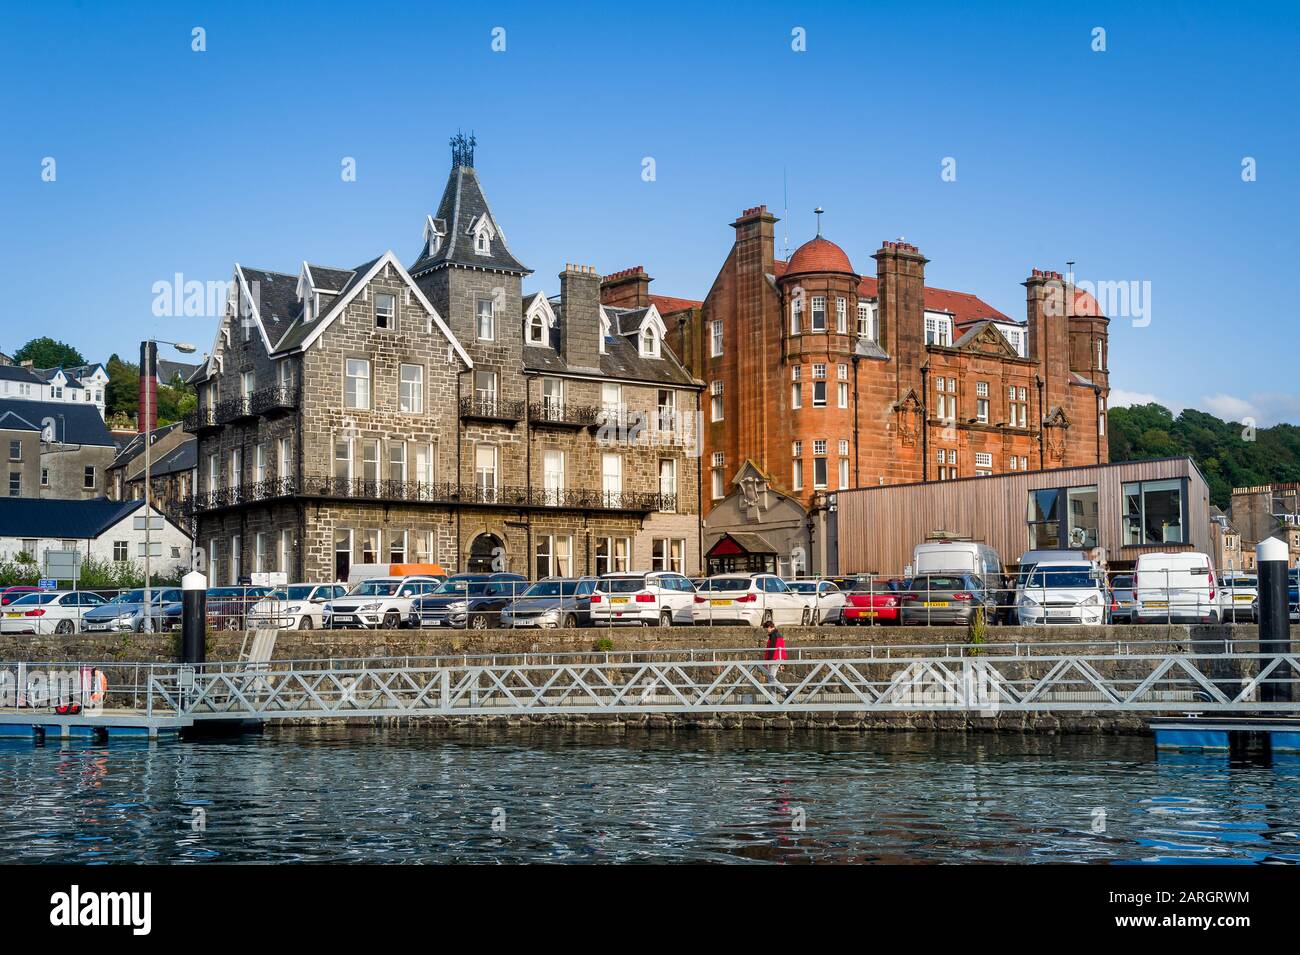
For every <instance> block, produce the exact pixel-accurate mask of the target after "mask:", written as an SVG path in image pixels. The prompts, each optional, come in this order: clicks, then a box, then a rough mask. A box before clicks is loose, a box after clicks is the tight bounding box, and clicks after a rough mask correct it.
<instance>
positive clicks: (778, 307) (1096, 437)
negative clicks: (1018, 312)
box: [602, 206, 1109, 572]
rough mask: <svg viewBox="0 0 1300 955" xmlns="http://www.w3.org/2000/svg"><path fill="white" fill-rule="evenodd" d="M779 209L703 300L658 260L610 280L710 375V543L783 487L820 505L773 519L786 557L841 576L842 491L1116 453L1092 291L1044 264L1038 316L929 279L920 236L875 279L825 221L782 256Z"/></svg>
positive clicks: (758, 514) (692, 365)
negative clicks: (798, 517)
mask: <svg viewBox="0 0 1300 955" xmlns="http://www.w3.org/2000/svg"><path fill="white" fill-rule="evenodd" d="M776 222H777V218H776V217H775V216H773V215H771V214H770V213H769V212H768V211H767V208H766V206H758V207H756V208H753V209H746V210H745V211H744V212H743V213H742V214H741V215H740V217H739V218H738V219H736V221H735V222H733V223H732V224H731V225H732V227H733V228H734V229H735V230H736V239H735V244H734V245H733V247H732V249H731V252H730V254H729V255H728V256H727V259H726V261H725V262H724V263H723V265H722V269H721V271H720V272H719V273H718V276H717V278H716V279H715V280H714V283H713V287H712V288H711V289H710V290H709V293H708V296H707V297H706V298H705V300H704V301H703V302H702V303H697V302H692V301H689V300H684V299H671V298H667V297H664V296H654V295H651V294H650V293H649V283H650V278H649V276H648V275H646V273H645V272H644V270H642V269H640V268H636V269H628V270H626V271H624V272H620V273H616V274H614V275H611V276H607V277H606V279H605V281H604V283H603V286H602V297H603V299H604V301H606V303H608V304H611V305H621V306H627V307H638V306H643V305H646V304H649V302H651V301H653V302H655V303H656V305H657V306H658V310H659V311H660V313H661V314H662V315H663V316H664V320H665V323H666V324H667V325H668V328H669V341H670V343H671V344H673V345H674V347H675V348H676V349H677V351H678V353H679V355H680V356H681V358H682V360H683V361H684V363H685V364H686V365H687V367H688V368H689V369H690V370H691V372H692V373H693V374H694V375H695V377H697V378H699V379H700V380H702V381H704V382H705V383H706V392H705V396H704V402H703V417H704V427H703V429H702V433H703V448H702V452H703V460H702V469H703V487H704V507H703V510H704V513H705V515H706V526H707V527H706V531H705V541H704V544H705V547H706V549H707V548H708V547H709V545H710V543H711V542H712V541H716V540H719V539H720V538H721V535H722V534H723V533H724V532H750V533H755V532H756V533H759V534H760V535H761V534H762V533H763V531H765V530H766V528H764V527H763V526H762V525H763V523H764V520H763V513H762V507H761V505H760V504H757V503H756V502H758V501H762V500H767V499H768V497H769V494H768V492H775V496H776V497H777V498H779V499H780V500H781V501H783V502H785V503H786V504H788V502H790V501H794V502H797V503H798V504H800V505H802V507H803V508H804V510H805V511H806V512H807V514H808V517H807V520H806V521H803V522H794V521H791V520H789V519H788V516H787V519H786V520H784V521H783V522H782V524H783V526H782V527H781V528H779V529H773V530H772V533H771V534H770V535H769V537H770V538H776V539H769V540H768V541H767V545H768V546H769V548H770V550H771V552H772V553H774V554H775V555H776V560H775V566H776V567H778V568H785V569H788V570H791V571H796V572H797V571H799V570H804V571H809V572H811V571H821V572H827V571H831V570H834V569H835V568H834V566H833V565H834V563H835V561H834V558H833V557H831V556H830V555H831V554H833V553H834V542H833V541H830V540H829V539H828V538H829V537H830V536H832V532H831V531H830V530H828V524H827V521H826V517H825V504H826V502H827V495H828V494H830V493H833V492H835V491H837V490H839V489H842V488H850V487H861V486H870V485H879V484H901V483H909V482H917V481H943V480H951V479H954V478H958V477H970V476H977V475H983V474H1003V473H1010V472H1013V471H1025V470H1030V471H1036V470H1043V469H1048V468H1061V467H1072V466H1079V465H1087V464H1098V463H1105V462H1106V461H1107V459H1108V458H1107V448H1106V435H1105V411H1106V398H1107V394H1108V392H1109V386H1108V380H1107V379H1108V376H1107V371H1106V367H1107V364H1106V362H1107V329H1106V326H1107V319H1106V318H1105V317H1104V316H1102V315H1101V314H1100V310H1099V309H1098V307H1097V305H1096V302H1095V300H1094V299H1092V297H1091V296H1088V295H1087V294H1086V293H1083V292H1080V291H1077V290H1075V289H1073V288H1072V287H1070V286H1069V285H1068V284H1067V283H1066V282H1065V281H1064V279H1063V278H1062V277H1061V275H1060V274H1059V273H1056V272H1050V271H1042V270H1038V269H1035V270H1033V272H1032V273H1031V275H1030V276H1029V278H1028V279H1027V280H1026V281H1025V282H1024V283H1023V284H1024V286H1025V289H1026V316H1025V320H1024V321H1023V322H1020V321H1016V320H1014V319H1012V318H1009V317H1008V316H1006V315H1004V314H1002V313H1001V312H999V311H998V310H997V309H995V308H993V307H992V306H990V305H988V304H987V303H985V302H983V301H981V300H980V299H979V298H978V297H976V296H975V295H972V294H969V293H966V292H953V291H948V290H945V289H937V288H930V287H927V286H926V284H925V266H926V264H927V261H928V260H927V259H926V258H925V257H924V256H923V255H922V254H921V252H920V251H919V250H918V249H917V248H916V247H915V246H913V245H909V244H907V243H905V242H902V241H899V242H885V243H883V244H882V245H881V247H880V249H879V250H878V251H877V252H876V253H875V254H874V255H873V256H872V258H873V259H875V275H874V276H870V275H864V274H862V272H860V271H859V269H858V268H856V267H855V266H854V264H853V263H852V262H851V260H850V259H849V256H848V255H847V254H845V252H844V250H843V249H841V248H840V247H839V246H838V245H836V244H835V243H834V242H831V241H829V240H828V239H825V238H823V237H822V236H821V235H818V236H816V237H815V238H813V239H811V240H810V241H808V242H806V243H805V244H803V245H802V246H800V247H799V248H798V249H797V250H796V251H795V252H794V254H793V255H791V256H790V258H789V260H788V261H781V260H779V259H777V258H776V257H775V249H774V245H775V240H774V232H775V230H774V226H775V224H776ZM1067 292H1068V294H1067ZM733 505H734V506H733ZM714 511H717V512H718V513H713V512H714ZM794 523H802V524H804V527H803V528H802V529H798V528H794V527H786V526H784V525H790V524H794ZM778 531H779V533H778ZM800 547H804V548H806V550H805V553H803V554H800V553H797V549H798V548H800ZM763 562H764V561H755V565H756V566H757V565H758V564H759V563H763ZM766 563H768V564H771V563H772V562H771V561H766Z"/></svg>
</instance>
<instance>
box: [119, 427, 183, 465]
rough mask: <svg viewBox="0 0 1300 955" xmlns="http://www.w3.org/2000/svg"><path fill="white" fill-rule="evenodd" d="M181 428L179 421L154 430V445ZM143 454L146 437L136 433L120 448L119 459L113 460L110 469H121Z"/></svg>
mask: <svg viewBox="0 0 1300 955" xmlns="http://www.w3.org/2000/svg"><path fill="white" fill-rule="evenodd" d="M180 426H181V424H180V422H179V421H177V422H173V423H172V424H165V425H162V426H161V427H158V428H154V429H153V443H154V444H157V443H158V442H159V441H161V440H162V439H163V438H164V437H166V436H167V435H169V434H171V433H172V432H173V431H175V430H176V429H177V428H179V427H180ZM143 453H144V435H143V434H140V433H136V434H134V435H132V436H131V440H129V441H127V442H126V443H125V444H123V445H122V446H121V447H120V448H118V451H117V457H115V458H114V459H113V463H112V464H110V465H109V467H110V468H117V467H121V466H122V465H124V464H126V463H127V462H128V461H130V460H131V459H132V458H134V457H135V456H136V455H137V454H143Z"/></svg>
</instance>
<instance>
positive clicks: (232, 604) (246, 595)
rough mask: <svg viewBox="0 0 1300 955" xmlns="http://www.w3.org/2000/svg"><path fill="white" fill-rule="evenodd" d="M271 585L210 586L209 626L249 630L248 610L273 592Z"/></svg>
mask: <svg viewBox="0 0 1300 955" xmlns="http://www.w3.org/2000/svg"><path fill="white" fill-rule="evenodd" d="M271 590H272V588H270V587H262V586H258V587H238V586H235V587H209V588H208V594H207V614H208V626H210V627H212V628H213V629H215V630H247V629H248V627H249V624H248V620H247V617H248V611H249V610H251V609H252V607H253V605H254V604H255V603H257V602H258V601H259V600H261V599H262V598H263V597H265V596H267V595H268V594H269V593H270V592H271Z"/></svg>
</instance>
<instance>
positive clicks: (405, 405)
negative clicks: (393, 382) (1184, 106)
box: [397, 362, 424, 414]
mask: <svg viewBox="0 0 1300 955" xmlns="http://www.w3.org/2000/svg"><path fill="white" fill-rule="evenodd" d="M408 371H411V372H414V373H415V377H414V378H409V379H408V378H407V372H408ZM397 410H398V411H400V412H402V413H403V414H424V366H423V365H417V364H414V363H411V362H402V363H401V364H400V365H398V366H397Z"/></svg>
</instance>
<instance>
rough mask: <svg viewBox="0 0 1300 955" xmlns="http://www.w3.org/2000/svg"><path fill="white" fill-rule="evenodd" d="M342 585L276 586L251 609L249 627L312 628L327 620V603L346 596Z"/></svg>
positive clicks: (248, 619)
mask: <svg viewBox="0 0 1300 955" xmlns="http://www.w3.org/2000/svg"><path fill="white" fill-rule="evenodd" d="M347 592H348V588H347V587H345V586H343V585H342V584H289V585H287V586H285V587H277V588H276V589H275V590H273V591H271V593H269V594H267V595H266V596H265V597H263V598H262V599H261V600H259V601H258V602H257V603H255V604H253V606H251V607H250V608H249V609H248V615H247V617H246V620H247V623H248V628H249V629H250V630H260V629H275V630H313V629H315V628H317V627H321V626H323V625H324V623H325V612H324V607H325V604H326V603H327V602H328V601H330V600H332V599H334V598H335V597H342V596H345V595H346V594H347Z"/></svg>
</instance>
